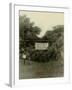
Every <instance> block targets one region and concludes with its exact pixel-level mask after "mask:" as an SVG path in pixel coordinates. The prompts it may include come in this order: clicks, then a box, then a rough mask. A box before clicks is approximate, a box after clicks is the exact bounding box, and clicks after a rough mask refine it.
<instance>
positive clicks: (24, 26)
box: [19, 16, 64, 62]
mask: <svg viewBox="0 0 72 90" xmlns="http://www.w3.org/2000/svg"><path fill="white" fill-rule="evenodd" d="M40 31H41V29H40V28H39V27H38V26H35V25H34V22H30V19H29V18H28V17H26V16H20V17H19V51H20V52H19V53H20V56H21V55H22V54H23V53H25V54H27V55H28V58H29V57H30V60H33V61H37V62H48V61H49V60H59V59H62V56H61V53H62V52H63V45H64V43H63V42H64V26H63V25H57V26H54V27H53V30H52V31H51V30H50V31H49V30H48V31H47V32H46V33H45V35H44V36H43V37H42V38H39V37H38V36H37V35H38V34H40ZM37 40H38V41H39V40H40V41H41V40H43V41H45V40H46V41H48V43H49V47H48V48H47V50H35V46H34V45H35V42H36V41H37ZM20 58H21V57H20Z"/></svg>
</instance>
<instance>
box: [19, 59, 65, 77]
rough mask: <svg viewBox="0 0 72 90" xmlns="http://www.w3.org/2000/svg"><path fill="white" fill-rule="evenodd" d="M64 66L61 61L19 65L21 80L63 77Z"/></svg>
mask: <svg viewBox="0 0 72 90" xmlns="http://www.w3.org/2000/svg"><path fill="white" fill-rule="evenodd" d="M63 74H64V65H63V63H61V62H60V61H49V62H46V63H43V62H34V61H26V62H25V64H24V62H23V60H20V63H19V79H30V78H47V77H49V78H50V77H63Z"/></svg>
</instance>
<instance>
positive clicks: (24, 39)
mask: <svg viewBox="0 0 72 90" xmlns="http://www.w3.org/2000/svg"><path fill="white" fill-rule="evenodd" d="M40 31H41V29H40V28H39V27H38V26H35V25H34V22H30V18H28V17H26V15H24V16H19V49H20V53H23V52H24V50H25V49H26V48H27V47H33V46H34V43H35V40H37V39H39V38H38V37H37V35H38V34H39V33H40Z"/></svg>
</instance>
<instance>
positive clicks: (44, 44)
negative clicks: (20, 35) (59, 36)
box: [35, 43, 48, 50]
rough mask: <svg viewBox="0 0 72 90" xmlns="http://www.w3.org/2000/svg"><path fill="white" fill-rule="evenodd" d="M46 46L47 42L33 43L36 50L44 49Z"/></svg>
mask: <svg viewBox="0 0 72 90" xmlns="http://www.w3.org/2000/svg"><path fill="white" fill-rule="evenodd" d="M47 48H48V43H35V49H36V50H46V49H47Z"/></svg>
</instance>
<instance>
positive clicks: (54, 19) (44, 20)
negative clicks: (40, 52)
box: [20, 11, 64, 37]
mask: <svg viewBox="0 0 72 90" xmlns="http://www.w3.org/2000/svg"><path fill="white" fill-rule="evenodd" d="M20 15H22V16H23V15H26V16H27V17H29V18H30V21H31V22H34V23H35V25H36V26H38V27H40V28H41V33H40V35H39V37H42V36H43V35H44V34H45V32H46V31H47V30H52V27H53V26H55V25H64V13H52V12H34V11H20Z"/></svg>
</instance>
